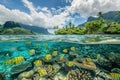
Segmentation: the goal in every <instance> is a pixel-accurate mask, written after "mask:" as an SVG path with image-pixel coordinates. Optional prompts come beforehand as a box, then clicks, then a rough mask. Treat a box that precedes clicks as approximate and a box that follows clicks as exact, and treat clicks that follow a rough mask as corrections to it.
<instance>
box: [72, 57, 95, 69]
mask: <svg viewBox="0 0 120 80" xmlns="http://www.w3.org/2000/svg"><path fill="white" fill-rule="evenodd" d="M74 64H75V65H76V66H78V67H80V68H84V69H88V70H95V69H96V65H95V63H94V62H92V60H91V59H90V58H84V59H83V60H82V63H80V62H78V61H77V60H74Z"/></svg>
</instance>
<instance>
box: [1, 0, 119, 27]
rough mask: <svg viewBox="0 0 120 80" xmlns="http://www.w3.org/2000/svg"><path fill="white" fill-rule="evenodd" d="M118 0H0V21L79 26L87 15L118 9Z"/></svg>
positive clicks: (49, 25) (44, 25)
mask: <svg viewBox="0 0 120 80" xmlns="http://www.w3.org/2000/svg"><path fill="white" fill-rule="evenodd" d="M119 4H120V0H116V1H114V0H0V24H4V22H6V21H9V20H11V21H16V22H20V23H23V24H28V25H34V26H39V27H44V28H47V29H50V28H53V26H59V27H60V28H62V27H63V26H64V25H66V24H68V23H69V22H72V23H74V24H75V25H79V24H82V23H84V22H85V21H86V20H87V18H88V17H89V16H96V15H97V13H98V12H99V11H102V12H103V13H106V12H109V11H116V10H120V5H119Z"/></svg>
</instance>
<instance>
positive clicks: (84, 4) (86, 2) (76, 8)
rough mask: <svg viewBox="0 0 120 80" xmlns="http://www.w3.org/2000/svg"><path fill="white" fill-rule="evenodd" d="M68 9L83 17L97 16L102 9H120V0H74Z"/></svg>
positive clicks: (106, 10)
mask: <svg viewBox="0 0 120 80" xmlns="http://www.w3.org/2000/svg"><path fill="white" fill-rule="evenodd" d="M68 10H69V11H70V12H71V13H73V14H74V13H79V14H81V16H83V17H88V16H95V15H96V14H97V13H98V12H100V11H101V12H103V13H105V12H108V11H117V10H120V0H73V1H72V3H71V6H70V7H69V8H68Z"/></svg>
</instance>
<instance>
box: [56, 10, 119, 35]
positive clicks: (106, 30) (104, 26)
mask: <svg viewBox="0 0 120 80" xmlns="http://www.w3.org/2000/svg"><path fill="white" fill-rule="evenodd" d="M117 15H118V14H117ZM97 16H98V18H99V20H93V21H88V22H86V23H85V25H84V26H74V25H73V24H71V23H70V24H68V25H67V26H66V27H63V28H62V29H57V31H55V34H56V35H57V34H120V23H119V22H115V21H111V20H105V19H104V16H103V14H102V12H99V13H98V15H97Z"/></svg>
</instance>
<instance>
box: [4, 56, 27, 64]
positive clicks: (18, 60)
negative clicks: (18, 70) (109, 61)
mask: <svg viewBox="0 0 120 80" xmlns="http://www.w3.org/2000/svg"><path fill="white" fill-rule="evenodd" d="M24 61H25V60H24V57H23V56H18V57H15V58H13V59H8V60H6V61H5V62H4V64H6V65H14V64H21V63H23V62H24Z"/></svg>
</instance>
